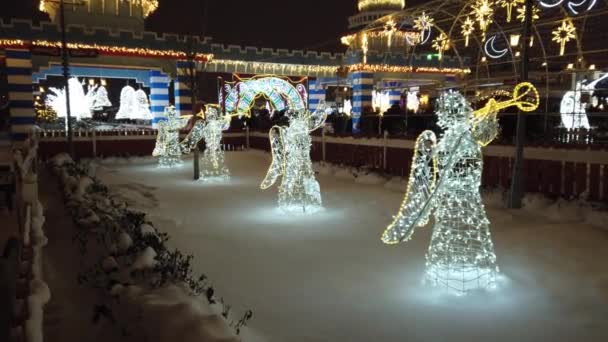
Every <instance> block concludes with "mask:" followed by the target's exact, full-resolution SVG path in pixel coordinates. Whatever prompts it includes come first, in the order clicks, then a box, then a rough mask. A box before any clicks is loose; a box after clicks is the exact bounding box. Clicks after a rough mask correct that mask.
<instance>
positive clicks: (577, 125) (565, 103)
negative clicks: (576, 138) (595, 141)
mask: <svg viewBox="0 0 608 342" xmlns="http://www.w3.org/2000/svg"><path fill="white" fill-rule="evenodd" d="M582 92H583V86H582V84H581V82H577V83H576V88H575V89H574V90H571V91H567V92H566V94H564V97H563V98H562V102H561V104H560V107H559V112H560V114H561V119H562V126H563V127H564V128H566V129H568V130H574V129H590V128H591V126H590V125H589V118H588V117H587V111H586V110H585V104H584V103H583V102H582V101H581V96H582Z"/></svg>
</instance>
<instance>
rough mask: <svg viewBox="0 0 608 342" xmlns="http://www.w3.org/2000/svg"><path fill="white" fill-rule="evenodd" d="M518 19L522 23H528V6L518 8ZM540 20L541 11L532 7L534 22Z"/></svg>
mask: <svg viewBox="0 0 608 342" xmlns="http://www.w3.org/2000/svg"><path fill="white" fill-rule="evenodd" d="M517 19H518V20H519V21H520V22H522V23H523V22H525V21H526V6H522V7H519V8H517ZM538 19H540V9H539V8H538V7H536V6H532V21H537V20H538Z"/></svg>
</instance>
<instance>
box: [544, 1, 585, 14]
mask: <svg viewBox="0 0 608 342" xmlns="http://www.w3.org/2000/svg"><path fill="white" fill-rule="evenodd" d="M563 3H564V0H557V1H555V2H547V1H542V0H541V1H539V2H538V4H539V5H541V6H542V7H544V8H554V7H557V6H559V5H561V4H563ZM586 3H589V4H588V5H587V8H586V9H585V11H590V10H591V9H593V7H595V4H597V0H581V1H579V2H574V1H568V2H567V4H568V5H567V7H568V8H569V9H570V12H572V14H574V15H577V14H579V13H580V12H579V11H578V10H577V8H579V7H582V6H584V5H585V4H586Z"/></svg>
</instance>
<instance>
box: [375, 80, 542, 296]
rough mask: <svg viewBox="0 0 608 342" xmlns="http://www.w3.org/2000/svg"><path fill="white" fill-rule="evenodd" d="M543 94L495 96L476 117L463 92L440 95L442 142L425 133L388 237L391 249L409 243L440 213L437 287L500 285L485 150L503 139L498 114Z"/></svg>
mask: <svg viewBox="0 0 608 342" xmlns="http://www.w3.org/2000/svg"><path fill="white" fill-rule="evenodd" d="M537 95H538V91H536V88H534V86H532V85H531V84H529V83H522V84H519V85H518V86H517V87H516V88H515V90H514V95H513V98H512V99H511V100H509V101H504V102H496V101H495V100H494V99H491V100H490V102H488V104H487V105H486V107H484V108H482V109H481V110H478V111H475V112H474V111H473V110H472V109H471V106H470V104H469V103H468V102H467V101H466V99H465V97H464V96H463V95H462V94H460V93H458V92H456V91H448V92H446V93H444V94H442V96H441V97H440V98H439V100H438V104H437V108H438V109H437V116H438V122H437V123H438V125H439V126H440V127H441V128H442V129H443V130H444V132H443V134H442V136H441V140H440V141H439V142H437V137H436V136H435V133H433V132H432V131H424V132H423V133H422V134H421V135H420V136H419V137H418V139H417V140H416V144H415V150H414V158H413V161H412V164H411V165H412V168H411V172H410V178H409V182H408V188H407V190H406V193H405V198H404V200H403V202H402V204H401V207H400V209H399V212H398V214H397V215H396V216H395V217H394V219H393V221H392V222H391V224H390V225H389V226H388V227H387V228H386V230H385V231H384V233H383V235H382V241H383V242H384V243H386V244H397V243H400V242H405V241H408V240H410V239H411V238H412V235H413V234H414V231H415V228H416V227H422V226H425V225H427V224H428V223H429V221H430V217H431V215H433V216H434V221H433V233H432V237H431V243H430V246H429V250H428V252H427V255H426V260H427V261H426V273H425V280H426V281H427V282H429V283H431V284H432V285H435V286H441V287H443V288H445V289H446V290H447V291H450V292H455V293H457V294H466V293H467V292H469V291H472V290H475V289H490V288H493V287H494V286H495V282H496V275H497V274H498V272H499V268H498V265H497V263H496V255H495V253H494V245H493V242H492V238H491V234H490V221H489V220H488V218H487V215H486V213H485V209H484V205H483V202H482V199H481V194H480V192H479V189H480V186H481V175H482V167H483V162H482V159H483V156H482V152H481V147H482V146H485V145H487V144H489V143H490V142H491V141H492V140H493V139H494V138H495V137H496V136H497V134H498V120H497V114H498V111H499V110H501V109H504V108H507V107H510V106H517V107H518V108H520V109H522V110H525V111H533V110H535V109H536V108H538V102H535V101H537V100H538V98H537ZM530 97H533V99H532V100H530V99H529V98H530Z"/></svg>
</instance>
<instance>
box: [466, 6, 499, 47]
mask: <svg viewBox="0 0 608 342" xmlns="http://www.w3.org/2000/svg"><path fill="white" fill-rule="evenodd" d="M492 5H493V3H492V1H491V0H475V4H473V5H472V6H471V10H472V11H471V15H473V17H475V20H476V21H477V23H478V24H479V30H480V31H481V37H482V40H486V31H487V29H488V27H489V26H490V25H491V24H492V23H493V22H494V19H493V18H494V8H493V7H492Z"/></svg>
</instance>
